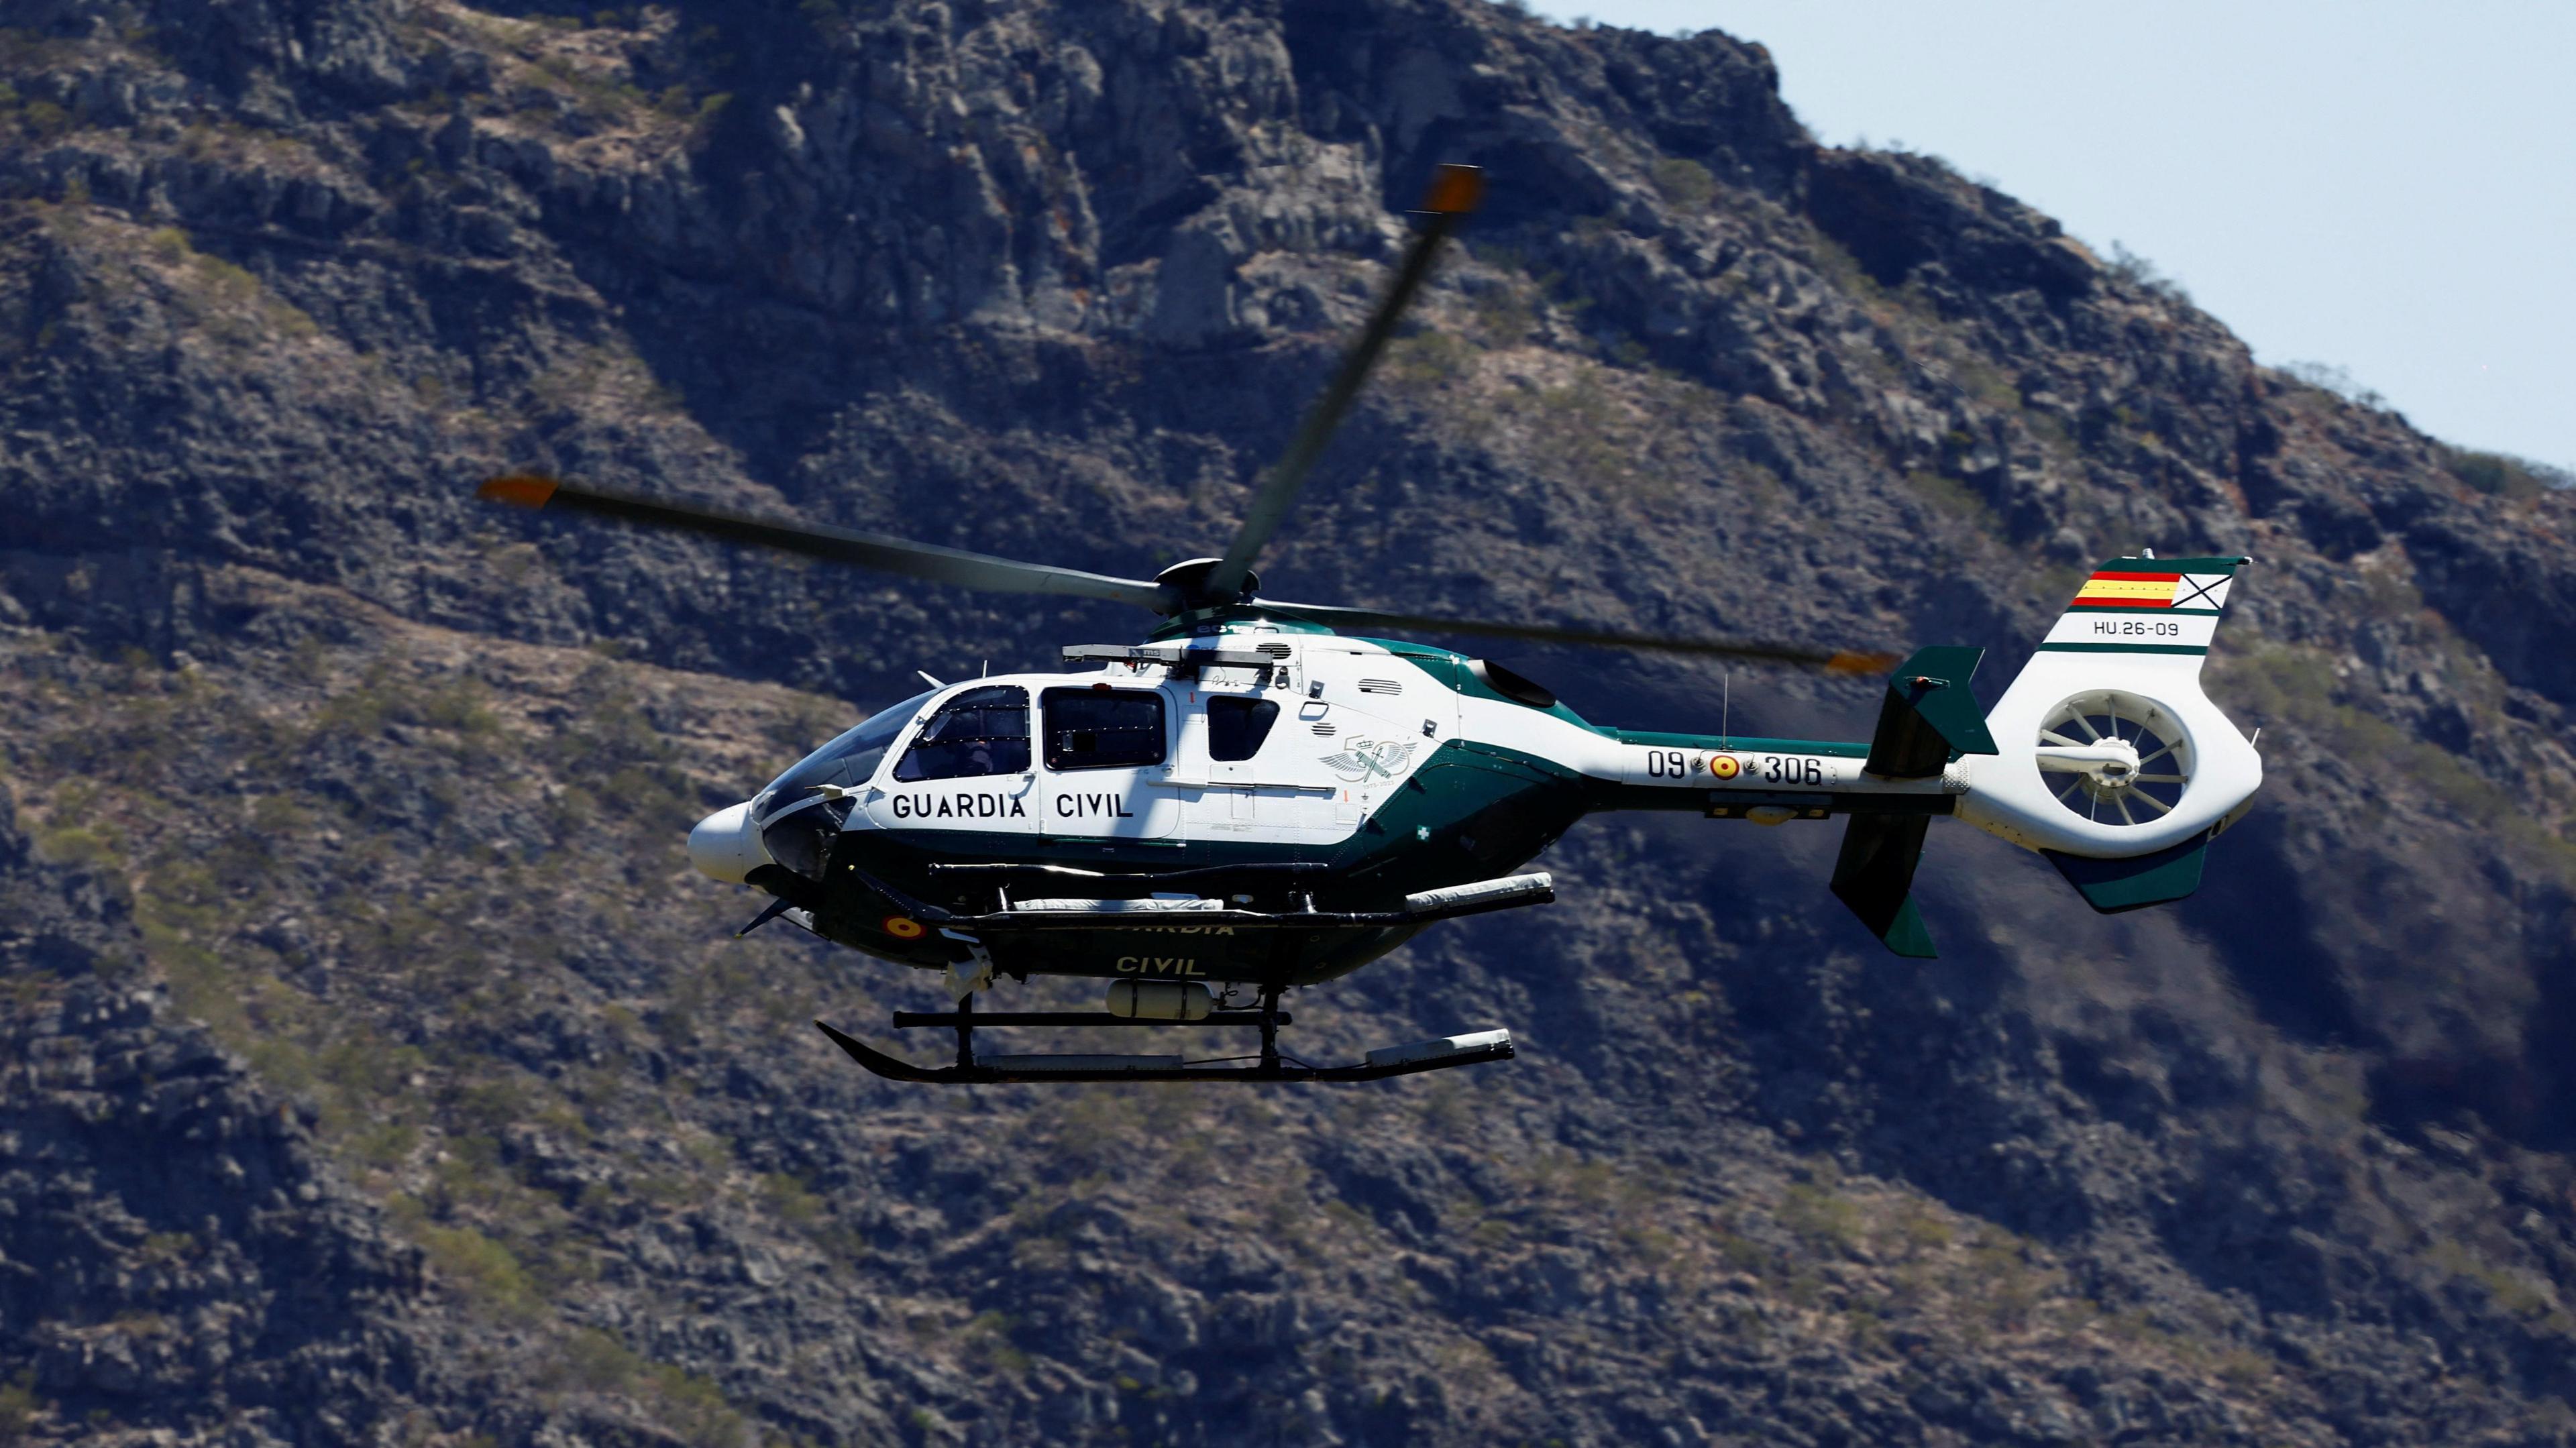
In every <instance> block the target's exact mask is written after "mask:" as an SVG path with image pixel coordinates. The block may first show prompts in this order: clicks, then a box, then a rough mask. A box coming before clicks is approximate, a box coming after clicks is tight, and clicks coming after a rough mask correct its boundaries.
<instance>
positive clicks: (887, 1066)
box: [814, 997, 1512, 1085]
mask: <svg viewBox="0 0 2576 1448" xmlns="http://www.w3.org/2000/svg"><path fill="white" fill-rule="evenodd" d="M977 1019H978V1018H977V1017H976V1016H975V1014H974V1011H973V1006H972V998H971V997H970V998H969V1001H968V1003H967V1005H966V1006H965V1007H963V1008H961V1009H960V1010H958V1011H956V1012H954V1013H950V1012H940V1013H937V1014H915V1013H913V1012H908V1011H898V1012H896V1013H895V1018H894V1020H895V1025H896V1026H898V1027H911V1026H953V1027H954V1028H955V1029H956V1031H957V1064H955V1065H953V1066H916V1065H914V1064H913V1063H911V1062H910V1061H906V1060H903V1059H901V1058H900V1057H895V1056H889V1055H887V1054H886V1053H885V1052H883V1051H879V1050H876V1049H874V1048H872V1047H870V1046H868V1045H867V1044H866V1043H865V1042H862V1041H858V1040H854V1039H852V1038H851V1037H849V1036H846V1035H843V1034H842V1033H841V1032H839V1031H836V1030H834V1029H833V1028H832V1027H831V1026H830V1025H829V1024H828V1023H826V1022H823V1021H816V1022H815V1023H814V1025H815V1027H816V1029H818V1030H820V1031H822V1033H823V1034H824V1035H826V1036H829V1037H831V1038H832V1044H833V1045H836V1046H838V1047H840V1048H841V1049H842V1050H843V1051H844V1052H847V1053H848V1055H849V1057H850V1059H851V1060H853V1061H856V1062H858V1063H859V1064H860V1065H862V1066H865V1067H867V1068H868V1069H869V1070H870V1071H873V1072H875V1073H876V1074H877V1075H880V1076H883V1077H885V1078H886V1079H887V1080H890V1081H920V1082H931V1083H944V1084H948V1085H987V1084H999V1083H1004V1082H1047V1081H1382V1080H1385V1079H1386V1078H1387V1077H1390V1076H1410V1075H1412V1074H1414V1073H1415V1072H1418V1071H1441V1070H1446V1069H1448V1068H1449V1067H1451V1066H1474V1065H1478V1064H1481V1063H1483V1062H1486V1061H1508V1060H1510V1059H1511V1058H1512V1036H1511V1032H1509V1031H1499V1030H1497V1031H1478V1032H1475V1033H1473V1034H1471V1035H1461V1036H1443V1037H1441V1038H1440V1039H1438V1040H1432V1041H1418V1042H1416V1043H1414V1044H1413V1045H1410V1046H1390V1047H1387V1048H1386V1049H1384V1050H1377V1051H1371V1052H1369V1053H1368V1056H1367V1058H1366V1059H1365V1060H1363V1061H1362V1062H1360V1064H1358V1065H1355V1066H1309V1065H1306V1064H1305V1063H1304V1062H1301V1061H1295V1060H1291V1059H1287V1058H1283V1057H1282V1056H1281V1055H1280V1054H1279V1049H1278V1039H1277V1028H1278V1027H1279V1026H1281V1025H1285V1024H1286V1023H1287V1021H1288V1017H1287V1015H1286V1014H1285V1013H1283V1012H1281V1011H1279V1010H1277V1009H1276V1008H1275V1007H1274V1008H1272V1009H1267V1010H1261V1011H1221V1012H1218V1013H1216V1014H1214V1015H1210V1016H1208V1017H1206V1018H1204V1019H1202V1020H1197V1021H1186V1022H1184V1021H1140V1020H1132V1019H1129V1018H1126V1017H1123V1016H1111V1015H1102V1014H1096V1013H1093V1012H1089V1011H1081V1012H1022V1013H1010V1014H1002V1013H995V1014H991V1015H987V1016H984V1017H982V1018H981V1019H982V1021H983V1023H984V1024H986V1025H1014V1026H1039V1025H1043V1026H1113V1025H1114V1026H1143V1025H1153V1026H1173V1025H1207V1026H1245V1025H1257V1026H1260V1027H1261V1028H1262V1032H1261V1037H1262V1051H1261V1054H1260V1055H1259V1056H1258V1057H1236V1058H1233V1059H1232V1060H1228V1059H1217V1060H1205V1061H1189V1060H1184V1059H1183V1058H1181V1057H1180V1056H1177V1055H1172V1056H978V1055H977V1054H975V1022H976V1020H977ZM1234 1060H1243V1061H1250V1062H1251V1063H1252V1064H1250V1065H1236V1064H1233V1061H1234Z"/></svg>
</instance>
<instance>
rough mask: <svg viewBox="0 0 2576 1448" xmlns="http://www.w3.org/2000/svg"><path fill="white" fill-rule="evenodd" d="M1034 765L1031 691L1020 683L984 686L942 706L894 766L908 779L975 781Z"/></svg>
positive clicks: (1019, 771)
mask: <svg viewBox="0 0 2576 1448" xmlns="http://www.w3.org/2000/svg"><path fill="white" fill-rule="evenodd" d="M1028 768H1029V691H1028V690H1026V689H1023V688H1021V687H1020V686H1019V685H1017V684H984V685H980V686H978V687H976V688H972V689H966V690H963V691H961V692H959V693H957V694H955V695H953V696H951V697H950V698H949V700H948V702H947V703H945V704H942V705H940V706H939V712H938V713H936V714H933V715H931V716H930V722H929V723H927V724H924V725H922V726H921V732H920V733H919V734H916V735H914V736H913V739H912V747H911V748H910V749H907V750H905V751H904V752H903V761H902V762H901V763H899V764H897V765H896V766H895V767H894V777H895V778H896V779H897V780H900V781H902V782H904V783H907V784H909V783H911V782H912V781H914V780H921V779H972V778H974V777H976V776H978V775H985V774H1025V773H1027V772H1028Z"/></svg>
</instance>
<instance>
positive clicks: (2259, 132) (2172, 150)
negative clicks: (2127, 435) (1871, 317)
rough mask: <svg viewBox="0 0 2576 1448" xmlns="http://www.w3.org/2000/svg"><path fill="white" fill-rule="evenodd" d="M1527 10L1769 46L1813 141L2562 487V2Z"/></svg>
mask: <svg viewBox="0 0 2576 1448" xmlns="http://www.w3.org/2000/svg"><path fill="white" fill-rule="evenodd" d="M1534 8H1536V9H1537V10H1538V11H1539V13H1541V14H1544V15H1547V16H1548V17H1550V18H1551V19H1556V20H1560V21H1571V20H1572V19H1574V18H1575V17H1576V16H1579V15H1588V16H1590V17H1591V18H1592V19H1593V20H1595V21H1597V22H1599V23H1601V24H1608V25H1624V26H1629V27H1633V28H1637V29H1645V30H1655V31H1661V32H1665V33H1671V32H1674V31H1696V30H1704V29H1711V28H1714V29H1718V30H1723V31H1725V32H1727V33H1728V34H1730V35H1735V36H1739V37H1742V38H1744V39H1747V40H1758V41H1761V42H1762V43H1763V44H1764V45H1765V46H1767V47H1769V49H1770V51H1771V54H1772V58H1773V59H1774V60H1776V61H1777V62H1778V64H1779V67H1780V89H1781V93H1782V94H1783V95H1784V96H1785V97H1786V98H1787V99H1788V101H1789V104H1790V106H1791V107H1792V108H1793V109H1795V110H1796V111H1797V113H1798V115H1799V118H1800V119H1802V120H1804V121H1805V122H1806V123H1807V126H1808V128H1809V129H1810V130H1812V131H1814V132H1815V133H1816V134H1817V136H1818V138H1819V139H1821V140H1824V141H1826V142H1828V143H1831V144H1836V145H1850V144H1853V143H1855V142H1856V141H1859V140H1860V139H1862V138H1867V140H1868V141H1870V142H1871V143H1873V144H1877V145H1882V146H1883V145H1890V144H1894V143H1897V142H1902V143H1903V144H1904V145H1905V146H1906V147H1908V148H1909V149H1913V150H1917V151H1926V152H1930V153H1933V154H1935V155H1939V156H1941V157H1944V158H1945V159H1947V160H1948V161H1949V162H1950V163H1951V164H1952V165H1953V166H1956V167H1957V168H1958V169H1959V170H1960V171H1961V172H1963V173H1965V174H1967V175H1969V176H1972V177H1975V178H1978V179H1980V180H1985V181H1989V182H1991V183H1993V184H1994V185H1996V186H1997V187H1999V188H2000V189H2001V190H2003V191H2006V192H2009V193H2011V194H2012V195H2015V196H2018V197H2020V198H2021V199H2022V200H2024V201H2027V202H2029V203H2031V204H2032V205H2034V206H2037V207H2039V208H2040V209H2041V210H2043V211H2046V212H2048V213H2049V214H2050V215H2052V216H2055V217H2056V218H2058V220H2059V221H2061V222H2062V223H2064V224H2065V226H2066V229H2067V230H2069V231H2071V232H2073V233H2074V234H2075V235H2077V236H2079V237H2081V238H2083V239H2084V240H2085V241H2086V242H2088V243H2090V244H2091V245H2092V246H2093V247H2094V248H2095V250H2097V251H2100V252H2103V253H2104V254H2106V255H2107V254H2108V252H2109V249H2110V246H2111V243H2113V242H2114V241H2117V242H2119V243H2121V244H2123V245H2125V246H2126V247H2128V249H2129V250H2131V251H2133V252H2136V253H2137V254H2139V255H2140V256H2143V257H2145V258H2147V259H2148V260H2149V261H2151V262H2153V263H2154V264H2155V266H2156V268H2157V269H2158V270H2160V271H2162V272H2163V273H2165V274H2166V275H2167V276H2170V277H2172V278H2174V279H2175V280H2177V281H2179V282H2181V283H2182V284H2183V286H2184V287H2185V288H2187V289H2188V290H2189V291H2190V292H2191V294H2192V297H2193V299H2194V300H2195V301H2197V302H2198V303H2199V304H2200V305H2201V306H2202V307H2203V308H2205V309H2206V310H2208V311H2209V312H2211V313H2212V314H2214V315H2215V316H2217V317H2218V318H2219V319H2220V320H2222V321H2224V322H2226V323H2227V324H2228V325H2229V326H2230V327H2232V328H2233V329H2234V330H2235V331H2236V334H2237V335H2238V336H2240V337H2242V338H2244V339H2245V341H2246V342H2247V343H2249V344H2250V345H2251V346H2252V347H2253V348H2254V351H2255V355H2256V356H2257V357H2259V358H2260V359H2262V360H2263V361H2265V362H2267V363H2273V364H2276V365H2277V364H2281V363H2287V362H2294V361H2314V362H2321V363H2325V364H2328V365H2330V366H2336V367H2341V368H2343V369H2345V370H2346V371H2348V372H2349V373H2350V374H2351V376H2352V378H2353V379H2354V380H2355V381H2356V382H2357V383H2359V384H2361V385H2363V386H2366V387H2368V388H2371V389H2373V390H2375V391H2377V392H2379V393H2381V394H2382V395H2384V396H2385V397H2386V398H2387V400H2388V403H2389V405H2391V406H2393V407H2396V408H2397V409H2399V410H2400V411H2402V412H2404V413H2405V414H2406V415H2407V418H2408V419H2409V420H2410V421H2412V422H2413V423H2414V424H2415V425H2416V426H2417V427H2420V428H2422V429H2424V430H2425V431H2427V432H2430V433H2432V434H2434V435H2435V436H2437V437H2441V438H2443V439H2445V440H2447V441H2450V442H2454V443H2459V444H2462V445H2465V446H2470V447H2478V448H2489V449H2495V450H2500V451H2504V452H2510V453H2518V454H2521V455H2524V456H2527V457H2531V458H2535V459H2538V460H2539V461H2542V462H2545V463H2551V464H2554V465H2556V466H2559V467H2564V468H2576V264H2571V260H2570V258H2571V257H2576V3H2565V0H2549V3H2539V0H2531V3H2522V4H2505V3H2473V4H2465V5H2447V6H2438V7H2437V6H2430V5H2420V6H2404V5H2397V4H2389V3H2381V0H2342V3H2334V4H2327V3H2321V0H2260V3H2246V0H2236V3H2226V4H2222V3H2213V0H2159V3H2156V4H2152V5H2144V4H2134V3H2133V4H2130V5H2124V6H2114V5H2107V4H2084V3H2070V0H2061V3H2055V4H2041V3H2036V0H1973V3H1967V4H1961V5H1956V6H1936V5H1924V4H1920V3H1919V0H1918V3H1913V4H1899V3H1889V0H1838V3H1820V0H1810V3H1788V0H1774V3H1770V4H1755V3H1739V0H1687V3H1686V0H1536V4H1535V7H1534Z"/></svg>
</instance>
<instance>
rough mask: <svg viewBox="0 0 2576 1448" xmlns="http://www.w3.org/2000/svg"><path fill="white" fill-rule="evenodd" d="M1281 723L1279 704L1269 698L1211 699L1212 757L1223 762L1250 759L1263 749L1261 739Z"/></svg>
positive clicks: (1209, 739) (1267, 736)
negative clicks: (1272, 726)
mask: <svg viewBox="0 0 2576 1448" xmlns="http://www.w3.org/2000/svg"><path fill="white" fill-rule="evenodd" d="M1277 722H1279V706H1278V705H1277V704H1275V703H1272V702H1271V701H1270V700H1268V699H1228V698H1216V699H1210V700H1208V758H1210V759H1213V760H1216V761H1217V762H1219V763H1224V762H1226V761H1228V760H1236V759H1250V758H1251V757H1252V756H1254V755H1256V754H1259V753H1260V752H1261V741H1262V740H1264V739H1267V738H1269V737H1270V726H1271V725H1273V724H1275V723H1277Z"/></svg>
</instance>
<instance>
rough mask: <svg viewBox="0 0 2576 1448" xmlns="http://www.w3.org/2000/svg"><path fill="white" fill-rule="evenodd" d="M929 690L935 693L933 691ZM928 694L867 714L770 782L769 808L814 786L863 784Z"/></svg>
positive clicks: (766, 792) (851, 786)
mask: <svg viewBox="0 0 2576 1448" xmlns="http://www.w3.org/2000/svg"><path fill="white" fill-rule="evenodd" d="M932 692H934V693H935V692H937V691H936V690H933V691H932ZM929 701H930V694H927V693H924V694H915V695H913V696H912V697H911V698H909V699H906V700H904V701H903V702H902V703H900V704H894V705H889V706H888V707H886V708H883V709H879V710H878V711H877V712H875V713H873V714H870V715H869V716H868V717H867V722H865V723H863V724H861V725H859V727H857V728H856V729H852V730H850V731H849V732H848V733H846V734H843V735H842V736H840V737H839V738H837V739H835V740H833V741H832V742H831V743H829V744H826V745H824V746H823V747H822V748H820V749H817V750H815V751H814V752H813V753H811V754H808V755H806V756H805V757H804V758H803V759H801V760H799V761H797V764H796V767H795V768H793V769H791V770H789V771H787V772H786V773H785V774H782V775H780V776H778V778H776V779H774V780H772V781H770V784H769V788H768V789H767V790H765V791H763V793H765V794H767V795H769V796H770V802H771V808H772V809H773V810H774V809H775V808H776V807H777V806H779V805H781V804H785V803H787V802H789V801H790V800H792V799H793V798H794V797H796V796H800V795H803V794H804V793H806V792H807V791H809V790H811V789H813V788H814V787H815V786H817V785H824V784H837V785H839V786H841V787H842V788H843V789H850V788H854V787H856V786H858V785H861V784H865V783H866V782H867V781H868V779H869V777H870V776H872V775H874V774H875V773H876V772H877V765H878V764H879V763H880V762H881V761H883V760H884V758H885V755H886V750H887V749H889V748H891V747H893V745H894V738H895V736H896V735H898V734H901V733H902V732H903V726H905V725H906V724H909V723H911V722H912V716H914V715H915V714H918V713H920V712H921V706H922V705H923V704H926V703H928V702H929Z"/></svg>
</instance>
